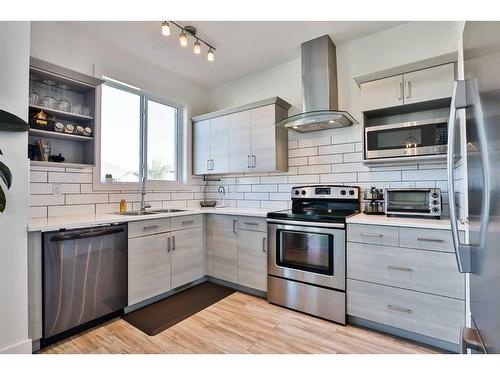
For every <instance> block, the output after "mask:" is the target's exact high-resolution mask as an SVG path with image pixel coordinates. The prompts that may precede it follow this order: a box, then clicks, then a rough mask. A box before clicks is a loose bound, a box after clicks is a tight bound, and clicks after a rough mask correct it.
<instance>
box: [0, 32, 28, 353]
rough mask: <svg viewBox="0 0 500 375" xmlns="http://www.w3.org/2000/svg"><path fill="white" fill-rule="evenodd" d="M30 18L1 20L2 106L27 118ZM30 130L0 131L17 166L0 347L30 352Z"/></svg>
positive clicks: (4, 227)
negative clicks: (28, 228) (28, 272)
mask: <svg viewBox="0 0 500 375" xmlns="http://www.w3.org/2000/svg"><path fill="white" fill-rule="evenodd" d="M29 40H30V24H29V22H0V50H1V51H2V58H1V59H0V87H2V90H0V108H1V109H3V110H5V111H8V112H11V113H14V114H15V115H17V116H19V117H21V118H23V119H24V120H27V116H28V66H29ZM27 147H28V136H27V133H7V132H1V131H0V149H1V150H2V152H3V155H2V156H0V158H1V160H2V162H3V163H5V164H6V165H7V166H8V167H9V168H10V170H11V172H12V177H13V181H12V186H11V188H10V190H7V191H6V199H7V206H6V208H5V211H4V212H3V213H2V214H0V241H1V243H0V353H31V341H30V340H29V339H28V285H27V283H28V279H27V268H28V261H27V254H28V253H27V232H26V229H27V215H28V159H27Z"/></svg>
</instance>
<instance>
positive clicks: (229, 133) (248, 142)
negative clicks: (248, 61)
mask: <svg viewBox="0 0 500 375" xmlns="http://www.w3.org/2000/svg"><path fill="white" fill-rule="evenodd" d="M289 107H290V104H288V103H286V102H285V101H283V100H282V99H280V98H277V97H275V98H271V99H267V100H263V101H260V102H256V103H251V104H247V105H244V106H241V107H238V108H230V109H227V110H221V111H217V112H213V113H209V114H206V115H201V116H198V117H195V118H193V173H194V174H215V173H217V174H221V173H248V172H275V171H287V170H288V131H287V130H286V129H284V128H278V127H276V126H275V125H274V124H275V123H276V122H277V121H280V120H282V119H283V118H285V117H287V116H288V108H289ZM207 123H208V128H209V130H206V129H205V130H201V129H199V128H200V127H203V126H205V127H207ZM207 150H208V151H207Z"/></svg>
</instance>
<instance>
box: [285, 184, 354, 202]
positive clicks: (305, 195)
mask: <svg viewBox="0 0 500 375" xmlns="http://www.w3.org/2000/svg"><path fill="white" fill-rule="evenodd" d="M292 199H359V187H357V186H339V185H316V186H296V187H293V188H292Z"/></svg>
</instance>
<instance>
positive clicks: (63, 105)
mask: <svg viewBox="0 0 500 375" xmlns="http://www.w3.org/2000/svg"><path fill="white" fill-rule="evenodd" d="M59 88H60V89H61V90H62V97H61V99H59V102H58V105H59V109H60V110H61V111H64V112H69V109H70V103H69V100H68V99H66V90H67V89H69V86H66V85H59Z"/></svg>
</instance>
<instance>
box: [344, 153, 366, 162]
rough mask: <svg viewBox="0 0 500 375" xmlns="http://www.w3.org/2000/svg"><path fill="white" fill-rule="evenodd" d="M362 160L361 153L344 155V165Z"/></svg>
mask: <svg viewBox="0 0 500 375" xmlns="http://www.w3.org/2000/svg"><path fill="white" fill-rule="evenodd" d="M362 160H363V153H362V152H350V153H348V154H344V163H355V162H359V161H362Z"/></svg>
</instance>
